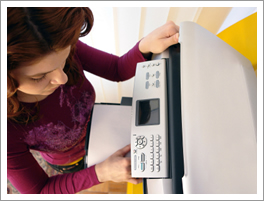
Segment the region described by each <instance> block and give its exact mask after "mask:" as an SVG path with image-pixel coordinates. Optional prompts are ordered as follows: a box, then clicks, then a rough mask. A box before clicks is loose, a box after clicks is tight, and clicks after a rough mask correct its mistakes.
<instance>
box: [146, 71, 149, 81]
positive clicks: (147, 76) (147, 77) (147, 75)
mask: <svg viewBox="0 0 264 201" xmlns="http://www.w3.org/2000/svg"><path fill="white" fill-rule="evenodd" d="M146 79H147V80H148V79H149V72H147V73H146Z"/></svg>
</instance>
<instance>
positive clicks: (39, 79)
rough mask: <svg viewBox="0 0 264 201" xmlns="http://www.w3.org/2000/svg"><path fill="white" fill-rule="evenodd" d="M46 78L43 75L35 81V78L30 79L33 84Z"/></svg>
mask: <svg viewBox="0 0 264 201" xmlns="http://www.w3.org/2000/svg"><path fill="white" fill-rule="evenodd" d="M45 78H46V74H45V75H43V76H42V77H41V78H37V79H35V78H31V79H32V80H33V81H34V82H40V81H42V80H43V79H45Z"/></svg>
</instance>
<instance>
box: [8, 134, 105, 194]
mask: <svg viewBox="0 0 264 201" xmlns="http://www.w3.org/2000/svg"><path fill="white" fill-rule="evenodd" d="M7 136H8V138H7V178H8V179H9V181H10V182H11V183H12V184H13V185H14V187H15V188H16V189H17V190H18V191H19V192H20V193H23V194H38V193H45V194H73V193H77V192H79V191H81V190H83V189H87V188H90V187H92V186H93V185H96V184H98V183H100V182H99V181H98V179H97V176H96V172H95V167H94V166H92V167H89V168H86V169H84V170H81V171H78V172H76V173H68V174H61V175H56V176H52V177H49V176H48V175H47V174H46V172H45V171H44V170H43V169H42V168H41V167H40V165H39V164H38V162H37V161H36V160H35V158H34V157H33V155H32V154H31V153H30V151H29V149H28V146H27V145H26V143H24V142H23V140H22V138H20V137H18V136H16V135H15V134H14V133H10V132H8V134H7Z"/></svg>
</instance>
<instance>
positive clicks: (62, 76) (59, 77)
mask: <svg viewBox="0 0 264 201" xmlns="http://www.w3.org/2000/svg"><path fill="white" fill-rule="evenodd" d="M52 74H53V75H52V79H51V81H50V83H51V84H66V82H67V81H68V76H67V75H66V73H65V72H64V71H63V68H58V69H56V70H55V71H53V72H52Z"/></svg>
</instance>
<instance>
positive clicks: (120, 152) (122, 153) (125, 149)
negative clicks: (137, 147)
mask: <svg viewBox="0 0 264 201" xmlns="http://www.w3.org/2000/svg"><path fill="white" fill-rule="evenodd" d="M130 148H131V146H130V144H128V145H126V146H125V147H123V148H122V149H119V150H117V151H116V152H115V155H118V156H125V155H126V154H127V153H128V152H130Z"/></svg>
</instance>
